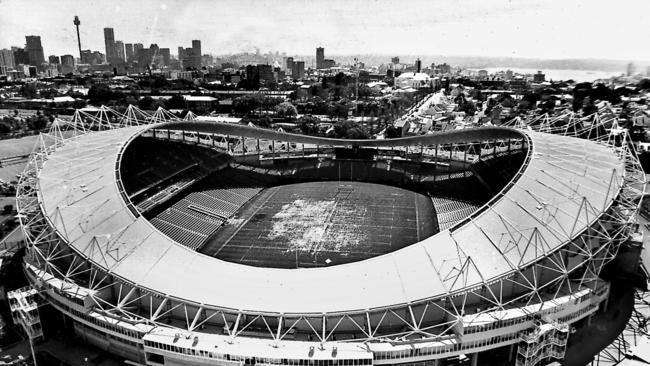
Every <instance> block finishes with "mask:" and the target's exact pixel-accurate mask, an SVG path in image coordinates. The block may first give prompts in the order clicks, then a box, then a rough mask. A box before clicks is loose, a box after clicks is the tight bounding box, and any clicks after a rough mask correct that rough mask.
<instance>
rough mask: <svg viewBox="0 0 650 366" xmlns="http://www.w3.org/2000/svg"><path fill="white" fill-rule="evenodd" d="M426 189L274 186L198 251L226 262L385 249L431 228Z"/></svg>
mask: <svg viewBox="0 0 650 366" xmlns="http://www.w3.org/2000/svg"><path fill="white" fill-rule="evenodd" d="M435 220H436V219H435V212H434V208H433V205H432V203H431V200H430V199H429V197H427V196H425V195H422V194H419V193H416V192H412V191H409V190H404V189H400V188H396V187H391V186H386V185H380V184H371V183H360V182H311V183H300V184H289V185H282V186H275V187H271V188H268V189H265V190H263V191H262V192H261V193H260V194H258V195H257V196H256V197H254V198H253V199H252V200H250V201H249V202H247V203H246V204H245V205H244V206H243V207H242V208H241V209H240V210H239V211H238V212H237V213H235V215H234V216H233V217H232V218H231V219H230V220H229V221H228V222H227V224H226V225H225V226H223V227H222V228H221V229H219V230H218V231H217V233H216V234H215V236H213V237H212V238H211V239H210V240H209V241H208V242H207V243H206V244H205V245H203V247H202V248H201V250H200V251H201V252H202V253H204V254H207V255H210V256H214V257H217V258H219V259H223V260H226V261H230V262H237V263H241V264H247V265H253V266H262V267H276V268H301V267H322V266H332V265H336V264H342V263H349V262H354V261H358V260H363V259H367V258H371V257H374V256H377V255H381V254H385V253H389V252H392V251H395V250H397V249H400V248H402V247H404V246H407V245H409V244H412V243H415V242H417V241H420V240H422V239H424V238H426V237H429V236H431V235H433V234H434V233H436V232H437V231H438V227H437V224H436V221H435Z"/></svg>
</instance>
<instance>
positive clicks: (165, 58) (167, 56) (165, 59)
mask: <svg viewBox="0 0 650 366" xmlns="http://www.w3.org/2000/svg"><path fill="white" fill-rule="evenodd" d="M159 52H160V56H162V64H163V65H164V66H169V64H170V63H171V52H170V51H169V48H161V49H160V50H159Z"/></svg>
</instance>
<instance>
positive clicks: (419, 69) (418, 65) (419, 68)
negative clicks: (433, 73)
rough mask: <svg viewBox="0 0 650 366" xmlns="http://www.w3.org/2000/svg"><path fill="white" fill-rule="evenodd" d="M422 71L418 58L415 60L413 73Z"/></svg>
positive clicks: (420, 61)
mask: <svg viewBox="0 0 650 366" xmlns="http://www.w3.org/2000/svg"><path fill="white" fill-rule="evenodd" d="M420 71H422V60H420V58H419V57H418V59H417V60H415V72H420Z"/></svg>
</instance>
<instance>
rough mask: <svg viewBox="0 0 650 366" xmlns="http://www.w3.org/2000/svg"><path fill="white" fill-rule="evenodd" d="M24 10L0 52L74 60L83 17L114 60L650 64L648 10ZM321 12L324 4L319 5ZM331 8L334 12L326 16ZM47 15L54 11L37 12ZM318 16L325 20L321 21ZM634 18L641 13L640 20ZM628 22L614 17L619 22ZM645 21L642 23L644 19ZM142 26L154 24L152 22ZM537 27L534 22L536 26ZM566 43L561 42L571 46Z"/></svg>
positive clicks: (198, 5)
mask: <svg viewBox="0 0 650 366" xmlns="http://www.w3.org/2000/svg"><path fill="white" fill-rule="evenodd" d="M30 4H31V6H25V4H24V3H21V2H18V1H16V0H4V1H2V2H0V48H9V47H11V46H21V45H23V44H24V40H25V35H31V34H34V35H40V36H41V38H42V44H43V48H44V50H45V54H46V55H63V54H75V53H76V52H75V51H76V50H77V39H76V37H77V36H76V30H75V26H74V24H73V19H74V16H75V15H78V16H79V19H80V20H81V22H82V24H81V26H80V33H81V48H82V49H91V50H99V51H105V48H104V37H103V29H104V28H113V29H114V30H115V39H116V40H121V41H123V42H124V43H143V44H144V45H145V46H148V45H149V44H152V43H155V44H158V45H159V46H160V47H167V48H170V49H172V50H175V49H176V48H177V47H178V46H181V45H184V44H187V43H189V42H190V41H191V40H193V39H200V40H201V41H202V42H203V53H210V54H215V55H218V54H231V53H239V52H255V48H259V49H261V50H262V52H267V51H273V52H275V51H280V52H283V51H284V52H287V53H288V54H292V55H297V54H300V55H313V54H314V50H315V48H316V47H317V46H322V47H324V48H325V49H326V50H327V51H326V52H327V55H331V56H336V55H345V54H355V53H357V54H358V53H362V54H387V55H388V54H399V55H443V54H444V55H458V56H485V57H517V58H519V57H521V58H542V59H558V58H562V59H572V58H596V59H616V60H631V61H646V60H649V59H650V54H649V53H648V51H646V50H644V49H643V48H641V47H632V46H633V45H632V44H631V41H632V40H633V39H635V37H640V36H641V35H643V34H646V33H647V32H646V31H645V29H644V24H645V23H644V21H643V15H642V14H644V13H646V12H644V11H638V10H647V9H648V8H649V5H648V4H646V3H644V2H642V1H640V0H624V1H619V2H617V3H616V6H615V7H613V6H612V5H611V3H609V2H604V1H572V2H568V3H567V2H559V1H552V2H544V3H542V2H539V1H532V0H525V1H518V2H517V3H513V2H510V1H501V0H499V1H490V2H478V1H463V4H457V3H453V4H451V3H429V2H426V3H425V2H419V1H415V2H411V3H409V6H407V7H400V8H398V7H395V6H394V4H393V3H390V2H383V1H378V2H373V3H371V5H369V4H367V3H363V2H359V1H345V2H343V1H334V2H328V3H327V4H325V3H322V4H323V6H322V7H314V6H309V5H310V4H308V3H306V2H303V1H289V2H279V1H266V2H264V3H262V4H259V3H252V2H250V1H244V2H232V1H224V2H220V3H219V4H218V6H215V5H217V4H214V3H212V2H207V1H192V2H191V3H190V6H188V5H187V2H181V1H164V2H153V1H141V2H138V3H129V2H124V1H114V2H111V3H110V4H108V3H102V2H98V3H93V6H88V3H87V2H79V1H74V0H64V1H61V2H58V3H57V6H56V7H52V6H51V4H50V3H45V2H43V1H40V0H38V1H31V2H30ZM317 4H318V3H317ZM325 5H326V6H325ZM44 7H47V8H48V11H46V12H45V11H44V12H33V9H34V8H44ZM316 10H317V11H316ZM632 10H634V11H632ZM617 12H618V13H621V12H625V14H624V15H622V14H621V16H618V17H612V16H611V14H616V13H617ZM637 18H638V19H637ZM143 19H149V20H148V21H147V20H143ZM531 19H533V20H535V21H531ZM563 37H564V38H566V40H565V41H562V38H563Z"/></svg>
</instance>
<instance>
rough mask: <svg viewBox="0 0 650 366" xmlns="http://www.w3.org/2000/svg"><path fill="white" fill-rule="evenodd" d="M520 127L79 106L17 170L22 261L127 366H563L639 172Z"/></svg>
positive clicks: (630, 212)
mask: <svg viewBox="0 0 650 366" xmlns="http://www.w3.org/2000/svg"><path fill="white" fill-rule="evenodd" d="M531 122H533V121H528V124H524V125H523V126H521V125H520V126H514V127H480V128H471V129H462V130H453V131H448V132H441V133H437V134H432V135H425V136H415V137H404V138H397V139H387V140H337V139H328V138H321V137H313V136H305V135H297V134H290V133H285V132H282V131H274V130H267V129H259V128H255V127H251V126H243V125H237V124H227V123H214V122H205V121H201V120H200V118H199V119H196V120H180V119H178V118H176V117H175V116H173V115H170V114H169V113H168V112H166V111H164V110H160V109H159V110H158V111H157V112H156V114H154V115H152V116H150V115H146V114H144V113H143V112H141V111H138V110H137V109H135V108H129V110H128V111H127V113H126V114H124V115H120V114H118V113H116V112H114V111H112V110H110V109H107V108H103V107H102V108H100V109H98V110H96V111H85V112H84V111H77V113H76V114H75V116H74V118H73V119H72V121H71V122H64V121H62V120H57V121H55V123H54V124H53V127H52V130H51V132H50V134H48V135H42V136H41V142H40V144H39V146H37V148H36V149H35V151H34V153H33V155H32V157H31V159H30V162H29V164H28V166H27V168H26V170H25V172H24V173H23V174H22V176H21V178H20V181H19V188H18V198H17V204H18V208H19V218H20V221H21V225H22V227H23V230H24V232H25V236H26V238H27V242H28V248H27V253H26V255H25V259H24V270H25V273H26V275H27V277H28V280H29V282H30V284H31V285H32V286H33V288H34V289H36V290H37V291H38V293H39V296H40V297H42V298H43V299H45V300H46V301H47V303H49V304H51V305H52V307H54V308H55V309H56V310H58V311H59V312H61V313H63V314H64V315H65V317H66V318H68V319H70V320H71V321H72V323H73V324H74V329H75V332H76V333H77V334H79V335H81V336H83V337H84V338H85V339H86V340H87V341H88V342H90V343H92V344H95V345H97V346H98V347H100V348H102V349H107V350H109V351H110V352H111V353H114V354H116V355H119V356H121V357H124V358H126V359H128V360H130V361H132V362H135V363H138V364H146V365H181V364H182V365H205V364H218V365H243V364H246V365H253V364H256V365H318V366H322V365H372V364H376V365H388V364H407V363H408V364H423V365H424V364H426V365H439V364H440V365H442V364H446V363H447V362H449V360H457V361H458V360H462V359H466V358H468V359H470V360H471V361H470V362H471V363H472V364H477V362H480V361H477V360H480V359H481V358H482V357H488V358H489V357H492V355H491V354H490V351H491V350H497V349H505V350H506V355H505V359H506V361H505V363H507V362H510V364H517V365H534V364H537V363H539V362H540V361H542V360H549V359H561V358H562V356H563V352H564V347H565V346H566V342H567V338H568V337H570V335H569V329H570V325H571V324H573V323H575V322H578V321H580V320H582V319H586V318H588V317H590V316H591V315H592V314H594V313H595V312H597V311H598V310H599V309H603V308H605V307H606V306H607V302H606V300H607V298H608V293H609V284H608V282H606V281H604V280H602V279H601V278H599V274H600V272H601V269H602V268H603V266H604V265H605V264H606V263H607V262H608V261H610V260H611V259H612V258H614V257H615V256H616V253H617V251H618V248H619V247H620V246H621V245H623V244H624V243H625V242H626V241H627V240H628V239H629V237H630V235H631V233H632V232H633V230H634V223H635V215H636V211H637V209H638V205H639V196H640V194H642V193H643V189H644V188H643V187H644V176H643V173H642V170H641V168H640V166H639V164H638V160H637V159H636V156H635V154H634V152H633V151H632V150H631V149H630V148H629V146H628V144H627V142H626V140H625V134H624V133H623V134H619V133H616V131H615V129H613V128H609V132H602V131H605V129H604V128H603V126H602V125H601V124H598V123H592V124H588V125H585V124H584V123H583V122H584V121H573V122H570V123H569V124H564V125H562V127H561V128H556V127H554V126H553V125H551V124H549V123H545V122H543V121H541V122H540V121H537V123H531ZM519 123H520V124H522V122H521V121H519ZM522 127H523V128H522ZM610 127H611V126H610ZM601 132H602V133H601ZM594 135H597V136H596V137H597V138H595V139H588V138H582V137H594ZM484 355H485V356H484Z"/></svg>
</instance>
